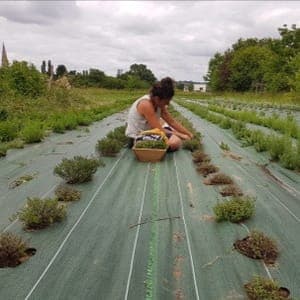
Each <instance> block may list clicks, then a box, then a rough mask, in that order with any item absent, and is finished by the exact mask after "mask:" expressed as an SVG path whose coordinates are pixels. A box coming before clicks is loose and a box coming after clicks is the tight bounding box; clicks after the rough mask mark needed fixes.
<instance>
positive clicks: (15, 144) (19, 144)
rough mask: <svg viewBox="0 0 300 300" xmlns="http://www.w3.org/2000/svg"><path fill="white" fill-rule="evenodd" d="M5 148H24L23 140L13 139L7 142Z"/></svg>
mask: <svg viewBox="0 0 300 300" xmlns="http://www.w3.org/2000/svg"><path fill="white" fill-rule="evenodd" d="M6 145H7V148H15V149H22V148H24V141H23V140H21V139H18V138H17V139H14V140H12V141H10V142H8V143H7V144H6Z"/></svg>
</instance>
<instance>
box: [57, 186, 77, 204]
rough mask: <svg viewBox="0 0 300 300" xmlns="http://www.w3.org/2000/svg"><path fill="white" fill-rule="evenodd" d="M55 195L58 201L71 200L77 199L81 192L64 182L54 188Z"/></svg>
mask: <svg viewBox="0 0 300 300" xmlns="http://www.w3.org/2000/svg"><path fill="white" fill-rule="evenodd" d="M55 196H56V197H57V200H58V201H64V202H71V201H77V200H79V199H80V197H81V192H80V191H78V190H76V189H74V188H72V187H70V186H68V185H66V184H60V185H59V186H58V187H57V188H56V190H55Z"/></svg>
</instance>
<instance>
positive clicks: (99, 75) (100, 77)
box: [88, 69, 105, 87]
mask: <svg viewBox="0 0 300 300" xmlns="http://www.w3.org/2000/svg"><path fill="white" fill-rule="evenodd" d="M104 79H105V74H104V72H103V71H100V70H98V69H90V70H89V74H88V83H89V85H90V86H95V87H101V84H102V83H103V82H104Z"/></svg>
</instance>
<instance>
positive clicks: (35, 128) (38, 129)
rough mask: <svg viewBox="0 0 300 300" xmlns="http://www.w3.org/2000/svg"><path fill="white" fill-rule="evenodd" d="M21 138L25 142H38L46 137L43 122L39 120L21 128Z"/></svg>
mask: <svg viewBox="0 0 300 300" xmlns="http://www.w3.org/2000/svg"><path fill="white" fill-rule="evenodd" d="M20 136H21V138H22V139H23V140H24V141H25V143H28V144H29V143H38V142H40V141H41V140H42V139H43V137H44V130H43V128H42V124H41V123H39V122H32V123H29V124H27V125H25V127H24V128H23V129H22V130H21V132H20Z"/></svg>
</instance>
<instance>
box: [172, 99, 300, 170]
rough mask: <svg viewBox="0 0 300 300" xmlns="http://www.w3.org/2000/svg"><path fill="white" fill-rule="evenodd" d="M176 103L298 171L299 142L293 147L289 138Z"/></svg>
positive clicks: (182, 102) (202, 109)
mask: <svg viewBox="0 0 300 300" xmlns="http://www.w3.org/2000/svg"><path fill="white" fill-rule="evenodd" d="M177 102H178V103H179V104H180V105H182V106H184V107H185V108H187V109H189V110H191V111H192V112H194V113H195V114H196V115H198V116H200V117H201V118H203V119H206V120H208V121H209V122H212V123H214V124H217V125H218V126H220V127H221V128H223V129H231V130H232V132H233V134H234V136H235V137H236V138H237V139H239V140H242V144H243V146H254V148H255V150H256V151H258V152H262V151H267V152H268V153H269V155H270V159H271V160H272V161H277V162H279V163H280V164H281V165H282V166H283V167H284V168H287V169H291V170H297V171H298V170H300V141H298V142H297V145H294V144H293V141H292V139H291V138H290V137H289V136H278V135H275V134H265V133H263V132H262V131H260V130H251V129H249V128H247V127H246V124H245V123H244V122H242V121H235V120H232V119H230V118H229V117H224V116H220V115H216V114H214V113H210V112H209V110H208V109H207V108H205V107H202V106H200V105H197V104H193V103H189V102H186V101H178V100H177Z"/></svg>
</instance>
